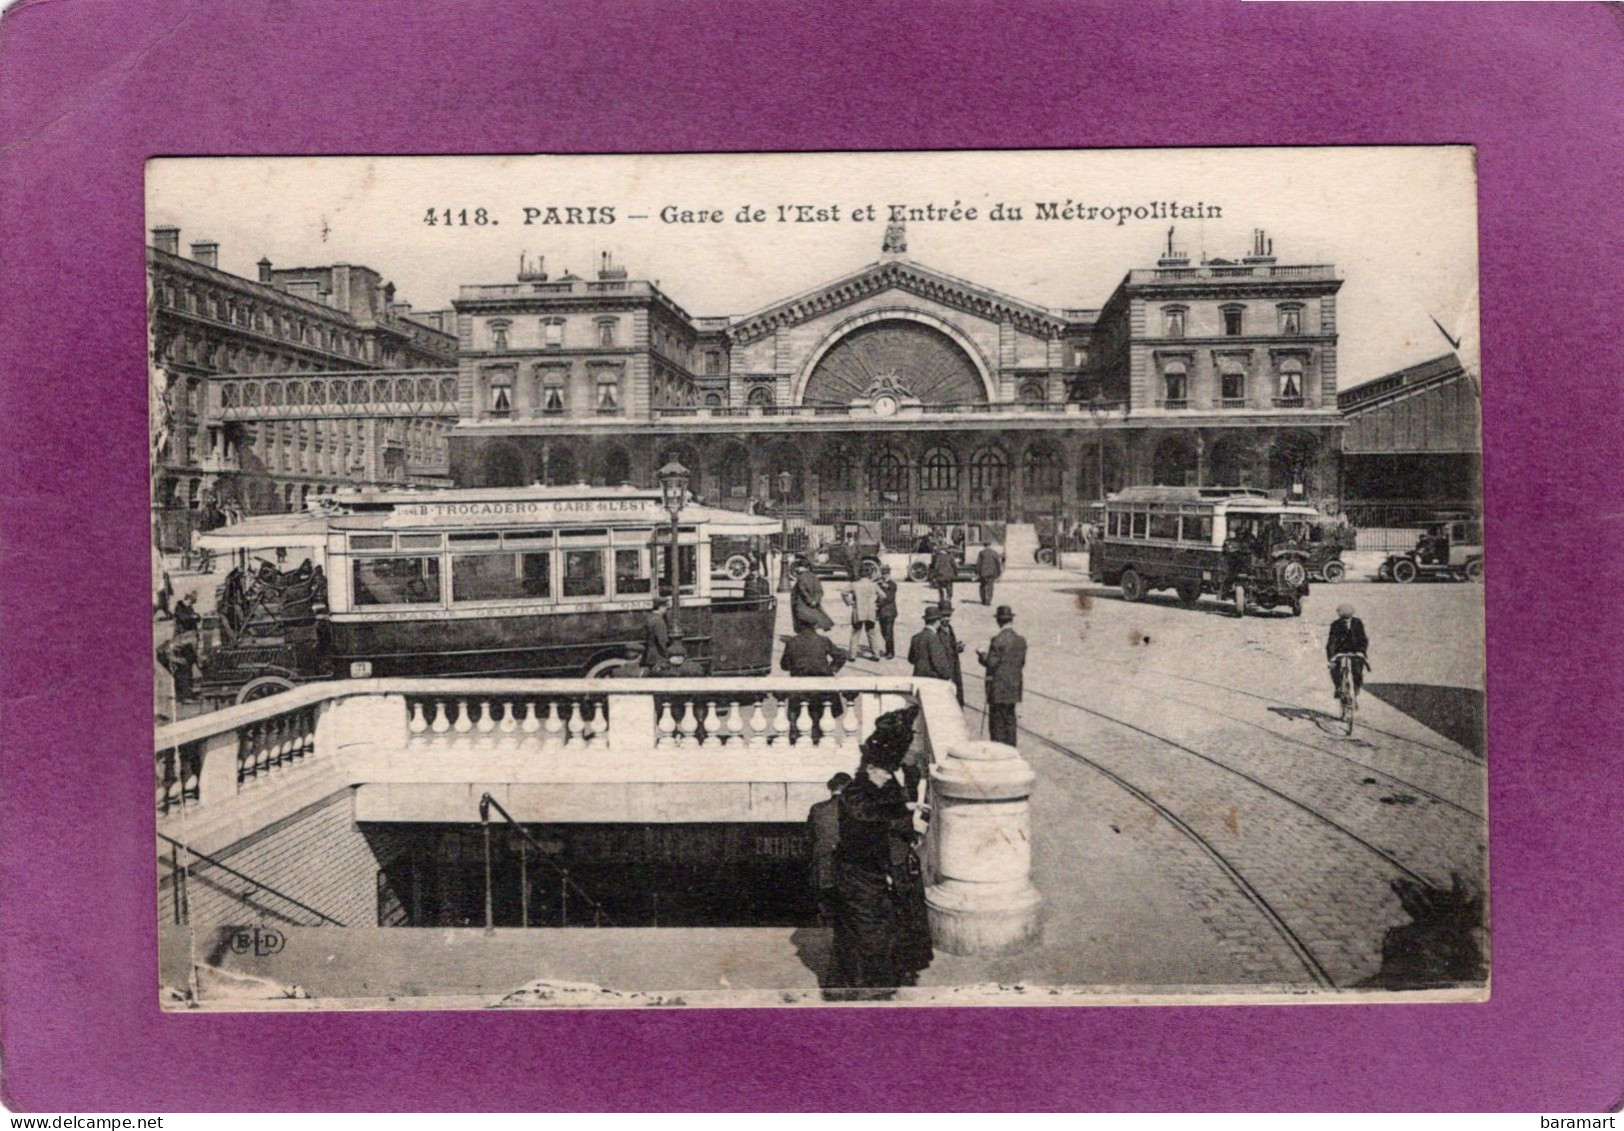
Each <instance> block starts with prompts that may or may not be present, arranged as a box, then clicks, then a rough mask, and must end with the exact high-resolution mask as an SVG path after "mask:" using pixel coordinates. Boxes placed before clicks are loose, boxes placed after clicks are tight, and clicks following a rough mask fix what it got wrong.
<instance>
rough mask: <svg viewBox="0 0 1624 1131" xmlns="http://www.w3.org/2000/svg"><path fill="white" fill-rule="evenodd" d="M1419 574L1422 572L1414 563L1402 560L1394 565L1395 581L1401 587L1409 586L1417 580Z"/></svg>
mask: <svg viewBox="0 0 1624 1131" xmlns="http://www.w3.org/2000/svg"><path fill="white" fill-rule="evenodd" d="M1419 573H1420V570H1418V569H1416V568H1415V563H1414V562H1412V561H1409V560H1401V561H1396V562H1394V563H1393V580H1394V581H1396V582H1398V583H1399V584H1400V585H1408V584H1409V583H1410V582H1412V581H1414V580H1415V579H1416V577H1417V575H1418V574H1419Z"/></svg>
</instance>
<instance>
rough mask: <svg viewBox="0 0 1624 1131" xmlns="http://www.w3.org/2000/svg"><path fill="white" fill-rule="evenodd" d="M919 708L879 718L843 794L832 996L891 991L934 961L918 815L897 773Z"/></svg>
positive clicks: (855, 996)
mask: <svg viewBox="0 0 1624 1131" xmlns="http://www.w3.org/2000/svg"><path fill="white" fill-rule="evenodd" d="M918 714H919V708H917V707H905V708H903V709H902V710H900V711H892V712H890V713H888V714H886V715H882V716H881V717H880V718H879V720H878V721H877V724H876V726H875V729H874V733H873V735H871V736H870V737H869V738H868V739H867V740H866V741H865V742H864V743H863V747H862V750H863V760H862V764H861V765H860V766H859V767H858V771H857V777H856V780H855V781H853V782H852V783H851V784H850V785H848V786H847V787H846V788H845V790H844V791H842V793H841V795H840V844H839V847H837V848H836V849H835V890H836V893H837V895H838V897H839V903H838V912H837V915H836V918H835V932H834V953H833V958H832V962H831V964H830V972H829V977H828V978H827V979H826V981H827V985H828V988H829V989H830V990H831V991H832V992H831V995H830V996H832V997H846V998H853V999H857V1000H862V999H865V998H867V999H874V998H879V997H885V996H889V994H890V993H891V992H893V991H894V990H895V989H896V988H897V987H898V986H901V985H910V984H912V982H913V980H914V978H915V977H916V976H917V973H918V971H919V970H921V969H923V968H924V967H925V966H928V965H929V964H930V957H931V956H930V954H929V948H930V941H929V935H928V929H927V931H926V935H925V938H924V940H923V951H924V953H923V954H922V953H921V946H920V938H919V915H918V912H919V911H920V910H922V908H923V900H924V892H923V880H922V877H920V875H919V873H918V862H917V858H915V857H914V856H913V852H912V849H913V821H912V816H911V812H910V810H909V808H908V795H907V794H906V793H905V792H904V791H903V788H902V786H901V784H900V783H899V782H898V781H897V779H896V773H897V770H898V769H899V768H900V767H901V765H902V761H903V758H904V757H906V755H907V753H908V749H909V747H910V746H911V745H912V743H913V731H914V720H915V718H917V717H918ZM921 959H922V961H921Z"/></svg>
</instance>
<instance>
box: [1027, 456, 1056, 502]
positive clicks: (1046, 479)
mask: <svg viewBox="0 0 1624 1131" xmlns="http://www.w3.org/2000/svg"><path fill="white" fill-rule="evenodd" d="M1021 472H1022V481H1023V483H1024V485H1025V488H1026V490H1027V491H1028V492H1030V493H1032V494H1035V495H1052V494H1055V493H1056V492H1058V491H1059V490H1060V457H1059V456H1058V455H1056V454H1055V450H1054V449H1053V448H1051V447H1050V446H1049V445H1047V444H1033V445H1032V446H1031V447H1029V448H1027V449H1026V453H1025V454H1024V455H1023V456H1022V457H1021Z"/></svg>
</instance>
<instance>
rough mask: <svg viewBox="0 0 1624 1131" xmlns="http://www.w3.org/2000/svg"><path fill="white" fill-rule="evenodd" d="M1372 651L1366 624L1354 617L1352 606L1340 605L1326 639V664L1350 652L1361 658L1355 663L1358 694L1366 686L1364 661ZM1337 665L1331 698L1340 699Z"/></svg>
mask: <svg viewBox="0 0 1624 1131" xmlns="http://www.w3.org/2000/svg"><path fill="white" fill-rule="evenodd" d="M1369 650H1370V638H1369V637H1367V636H1366V635H1365V622H1364V621H1362V620H1360V619H1359V618H1358V617H1356V616H1354V615H1353V606H1352V605H1338V606H1337V607H1336V619H1335V620H1334V621H1332V622H1331V632H1330V635H1329V636H1327V637H1326V638H1325V662H1326V663H1327V664H1331V660H1332V658H1333V657H1334V656H1336V655H1337V654H1338V653H1341V652H1350V653H1352V654H1354V655H1356V656H1358V657H1359V659H1358V660H1355V661H1353V690H1354V694H1358V693H1359V692H1360V691H1361V690H1362V689H1363V688H1364V686H1365V666H1366V664H1367V663H1368V662H1369V661H1367V660H1365V659H1364V656H1365V653H1366V652H1368V651H1369ZM1336 676H1337V672H1336V665H1335V664H1331V697H1332V698H1333V699H1334V698H1339V697H1340V694H1341V685H1340V684H1339V683H1338V682H1337V678H1336Z"/></svg>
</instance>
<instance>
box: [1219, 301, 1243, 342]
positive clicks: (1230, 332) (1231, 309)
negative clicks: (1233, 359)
mask: <svg viewBox="0 0 1624 1131" xmlns="http://www.w3.org/2000/svg"><path fill="white" fill-rule="evenodd" d="M1243 312H1244V310H1243V308H1242V307H1239V306H1226V307H1224V308H1223V309H1222V310H1221V311H1220V312H1219V313H1221V314H1222V315H1223V319H1224V336H1225V337H1226V338H1238V337H1240V336H1241V334H1242V332H1243V328H1242V322H1241V314H1242V313H1243Z"/></svg>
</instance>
